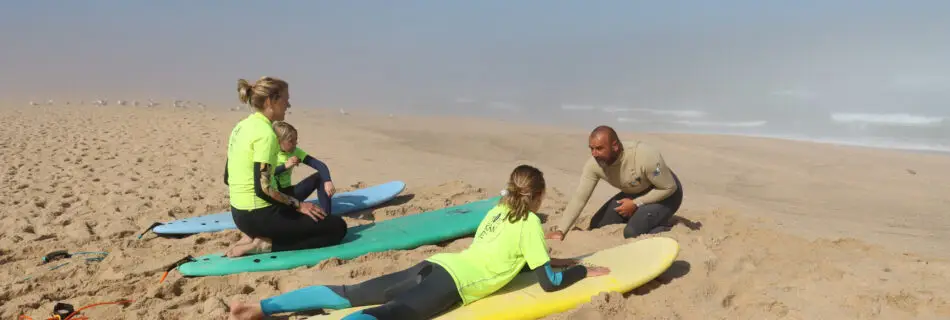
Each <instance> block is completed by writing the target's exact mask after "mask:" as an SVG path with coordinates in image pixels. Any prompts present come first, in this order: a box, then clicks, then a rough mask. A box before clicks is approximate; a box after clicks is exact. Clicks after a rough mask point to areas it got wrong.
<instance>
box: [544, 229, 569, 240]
mask: <svg viewBox="0 0 950 320" xmlns="http://www.w3.org/2000/svg"><path fill="white" fill-rule="evenodd" d="M544 238H545V239H548V240H564V233H563V232H561V231H557V230H555V231H551V232H548V233H546V234H544Z"/></svg>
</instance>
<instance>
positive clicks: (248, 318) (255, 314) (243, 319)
mask: <svg viewBox="0 0 950 320" xmlns="http://www.w3.org/2000/svg"><path fill="white" fill-rule="evenodd" d="M261 319H264V311H263V310H261V305H260V304H259V303H244V302H238V301H235V302H232V303H231V313H230V314H228V320H261Z"/></svg>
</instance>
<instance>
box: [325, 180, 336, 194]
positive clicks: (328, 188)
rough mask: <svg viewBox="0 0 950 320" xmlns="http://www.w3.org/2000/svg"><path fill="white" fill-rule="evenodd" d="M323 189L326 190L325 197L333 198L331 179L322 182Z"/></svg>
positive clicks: (334, 190) (333, 191)
mask: <svg viewBox="0 0 950 320" xmlns="http://www.w3.org/2000/svg"><path fill="white" fill-rule="evenodd" d="M323 190H325V191H326V192H327V197H330V198H333V194H334V193H336V189H335V188H333V181H327V182H324V183H323Z"/></svg>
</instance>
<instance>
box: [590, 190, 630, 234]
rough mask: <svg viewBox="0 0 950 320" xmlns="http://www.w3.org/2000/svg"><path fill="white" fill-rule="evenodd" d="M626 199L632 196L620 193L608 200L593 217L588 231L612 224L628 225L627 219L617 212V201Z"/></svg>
mask: <svg viewBox="0 0 950 320" xmlns="http://www.w3.org/2000/svg"><path fill="white" fill-rule="evenodd" d="M624 198H627V199H630V198H632V195H630V194H626V193H623V192H619V193H617V194H616V195H614V196H613V197H611V198H610V199H608V200H607V202H604V205H603V206H600V209H598V210H597V212H596V213H594V216H593V217H591V219H590V227H588V228H587V230H593V229H597V228H600V227H603V226H606V225H611V224H620V223H627V218H624V217H623V216H621V215H620V214H619V213H617V210H616V209H617V200H620V199H624Z"/></svg>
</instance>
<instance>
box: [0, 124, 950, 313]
mask: <svg viewBox="0 0 950 320" xmlns="http://www.w3.org/2000/svg"><path fill="white" fill-rule="evenodd" d="M294 111H295V112H294V113H293V114H292V115H290V116H288V119H287V120H288V121H289V122H291V123H292V124H294V125H295V126H297V128H298V130H299V131H300V139H299V140H300V145H301V147H302V148H304V149H305V150H307V151H308V152H310V153H312V154H315V155H316V156H317V157H319V158H321V159H322V160H324V161H326V162H327V163H328V165H329V166H330V167H331V170H333V177H334V180H335V183H336V185H337V188H338V189H340V190H341V191H345V190H350V189H354V188H357V187H359V186H365V185H372V184H377V183H382V182H386V181H390V180H397V179H398V180H403V181H405V182H406V183H407V189H406V191H405V192H404V193H403V196H401V197H400V199H398V200H397V201H394V202H393V203H390V204H387V205H386V206H383V207H381V208H377V209H376V210H373V211H366V212H360V213H356V214H352V215H350V216H348V217H347V218H346V219H347V221H348V222H349V223H350V224H353V225H355V224H363V223H368V222H371V221H374V220H375V221H378V220H384V219H390V218H394V217H398V216H403V215H409V214H414V213H419V212H423V211H427V210H433V209H437V208H441V207H444V206H446V205H453V204H460V203H465V202H469V201H473V200H477V199H482V198H485V197H489V196H493V195H496V194H497V192H498V190H500V189H501V188H502V186H503V184H504V182H505V179H506V178H507V174H508V173H509V172H510V170H511V169H512V168H513V167H514V166H515V165H517V164H518V163H529V164H533V165H536V166H538V167H539V168H541V169H542V170H544V172H545V175H546V177H547V179H548V184H549V187H550V188H551V189H550V190H549V192H548V194H547V199H546V202H545V204H544V206H543V210H541V211H542V213H543V216H544V217H546V218H547V220H548V221H547V222H546V224H550V223H553V222H552V221H551V220H553V219H556V218H557V216H558V215H559V214H560V212H561V211H562V210H563V209H564V207H565V206H566V204H567V203H566V202H567V197H569V196H570V193H571V192H572V191H573V188H574V187H575V186H576V183H577V178H578V174H579V171H580V167H581V164H582V163H583V161H584V160H585V159H586V157H587V150H586V140H585V138H586V135H587V132H586V130H583V129H582V130H568V129H564V128H558V127H543V126H528V125H514V124H508V123H502V122H493V121H488V120H478V119H461V118H427V117H401V116H394V117H387V116H381V115H373V114H360V113H358V112H350V113H349V114H348V115H341V114H339V113H338V112H333V111H322V110H320V111H318V110H304V109H295V110H294ZM0 113H2V115H3V116H2V117H0V133H2V134H0V139H2V140H0V146H2V153H0V161H2V167H0V170H2V173H3V175H2V186H3V187H2V188H0V192H2V194H0V195H2V196H0V266H2V268H0V281H2V283H3V287H2V289H0V305H2V306H0V318H3V319H14V318H16V317H17V316H18V315H20V314H27V315H30V316H32V317H33V318H35V319H40V318H46V317H47V316H48V314H49V312H50V311H51V309H52V307H53V305H54V304H55V303H56V302H68V303H71V304H73V305H75V306H77V307H78V306H82V305H86V304H91V303H96V302H103V301H110V300H118V299H132V300H134V302H132V303H131V304H129V305H127V306H117V305H105V306H98V307H95V308H92V309H89V310H88V311H86V312H84V313H85V314H87V315H88V316H89V317H90V318H91V319H223V318H224V315H225V304H224V302H227V301H231V300H233V299H259V298H263V297H266V296H269V295H273V294H277V293H280V292H286V291H289V290H293V289H295V288H299V287H301V286H305V285H310V284H317V283H334V284H336V283H352V282H356V281H361V280H365V279H368V278H370V277H374V276H378V275H380V274H383V273H386V272H387V271H389V270H392V269H391V268H405V267H409V266H411V265H412V264H414V263H416V262H418V261H419V260H420V259H423V258H425V257H427V256H429V255H431V254H433V253H436V252H443V251H457V250H461V249H462V248H464V247H465V246H466V245H467V244H469V243H470V242H471V239H469V238H464V239H459V240H455V241H452V242H449V243H446V244H441V245H429V246H423V247H420V248H417V249H414V250H404V251H390V252H381V253H373V254H368V255H365V256H362V257H359V258H356V259H353V260H350V261H341V260H336V259H334V260H330V261H325V262H323V263H321V264H320V265H317V266H313V267H310V268H297V269H293V270H287V271H280V272H263V273H252V274H238V275H231V276H225V277H203V278H183V277H181V276H180V275H179V274H177V273H175V272H172V273H171V274H170V275H169V276H168V278H167V279H166V280H165V282H164V283H161V284H160V283H159V279H160V278H161V275H162V272H163V271H164V267H165V266H166V265H168V264H170V263H172V262H174V261H175V260H178V259H180V258H181V257H184V256H185V255H189V254H191V255H200V254H206V253H212V252H221V251H223V250H224V249H225V248H226V247H227V245H228V244H229V243H230V242H232V241H236V240H237V238H238V234H237V232H234V231H228V232H220V233H212V234H201V235H194V236H190V237H185V238H182V239H166V238H159V237H155V236H154V234H146V235H145V236H144V237H143V238H142V239H141V240H140V239H137V236H138V234H139V233H140V232H141V231H143V230H144V229H145V228H146V227H148V226H149V225H150V224H151V223H152V222H156V221H167V220H171V219H178V218H183V217H189V216H194V215H200V214H205V213H213V212H220V211H224V210H227V209H228V200H227V188H226V186H225V185H224V184H223V182H222V178H223V164H224V157H225V156H224V155H225V151H226V147H225V140H226V138H227V135H228V133H229V131H230V129H231V128H232V126H233V125H234V124H235V123H236V122H237V121H239V120H240V119H241V118H243V117H244V116H245V115H246V114H245V113H242V112H226V111H215V110H213V109H210V108H209V109H208V110H191V109H180V108H178V109H176V108H171V107H166V108H162V107H159V108H149V109H143V108H129V107H121V106H105V107H91V106H86V107H83V106H75V107H70V108H62V107H56V106H36V107H29V108H23V107H13V106H9V107H2V108H0ZM618 129H621V130H622V129H623V128H622V127H619V126H618ZM623 136H624V138H627V139H633V138H639V139H644V140H646V141H648V142H650V143H652V144H654V145H656V146H658V147H659V148H660V149H661V151H663V153H664V156H665V157H666V160H667V162H668V163H669V164H670V166H671V167H673V169H674V170H676V172H677V174H678V175H679V176H680V177H681V179H682V180H683V183H684V190H685V200H684V205H683V208H682V209H681V211H680V214H679V215H680V216H681V219H680V220H679V221H678V223H677V224H675V225H673V226H672V228H671V230H670V231H669V232H665V233H662V234H661V235H663V236H668V237H672V238H675V239H677V240H678V241H680V243H681V245H682V251H681V255H680V257H679V261H677V262H676V263H675V264H674V266H673V267H672V268H671V269H670V270H669V271H668V272H667V273H665V274H664V275H663V276H661V277H660V278H659V279H657V280H656V281H653V282H651V283H649V284H647V285H645V286H643V287H641V288H639V289H637V290H635V291H634V292H632V293H628V294H625V295H621V294H616V293H614V294H602V295H601V296H598V297H595V298H594V299H593V301H592V302H591V303H589V304H587V305H584V306H582V307H579V308H577V309H575V310H572V311H568V312H565V313H562V314H557V315H552V316H550V317H548V318H549V319H633V318H636V319H939V318H943V319H946V318H950V302H948V299H950V298H948V297H950V280H948V279H950V262H948V261H947V258H948V257H950V254H948V253H947V252H950V250H948V245H947V243H950V231H948V230H950V228H948V227H950V217H948V216H947V214H946V212H947V211H946V208H947V205H950V200H948V198H946V190H950V157H947V156H942V155H933V154H914V153H902V152H896V151H886V150H873V149H862V148H851V147H837V146H831V145H819V144H810V143H803V142H790V141H779V140H772V139H757V138H740V137H729V136H697V135H673V134H669V135H655V134H646V135H638V134H623ZM310 172H311V171H309V168H301V169H298V171H297V172H296V173H295V176H294V180H299V179H301V178H302V177H303V176H304V174H309V173H310ZM613 192H614V191H613V190H611V188H610V187H609V186H606V185H605V184H603V183H601V185H599V186H598V189H597V191H596V192H595V194H594V196H593V197H592V200H591V204H589V205H588V206H587V208H586V209H585V211H584V214H583V215H582V217H581V219H580V220H579V222H578V227H582V228H585V227H586V226H587V220H588V219H589V217H590V215H591V214H592V213H593V210H595V209H596V208H597V207H599V205H600V204H601V203H602V201H604V200H605V199H607V198H608V197H609V196H610V195H612V194H613ZM623 241H624V240H623V239H622V237H621V228H620V226H613V227H607V228H603V229H599V230H595V231H574V232H572V233H571V234H570V235H569V236H568V238H567V239H566V241H564V242H553V243H551V246H552V252H553V254H555V255H558V256H572V255H579V254H584V253H588V252H590V251H592V250H597V249H602V248H607V247H610V246H613V245H617V244H620V243H622V242H623ZM60 249H68V250H70V251H106V252H108V253H109V254H108V256H107V257H106V258H105V259H104V260H102V261H84V260H82V258H81V257H80V258H73V259H71V260H69V264H66V265H63V266H61V267H58V268H56V269H54V270H50V267H51V266H56V265H59V264H60V262H54V263H51V264H47V265H38V264H39V262H41V261H40V258H41V257H42V256H43V255H44V254H46V253H48V252H50V251H53V250H60ZM296 317H297V316H290V319H294V318H296Z"/></svg>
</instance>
